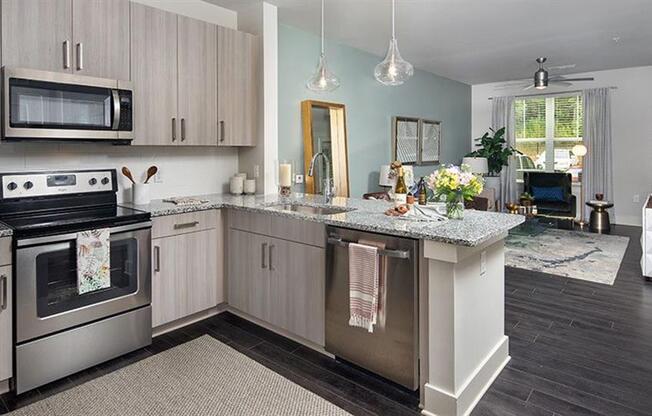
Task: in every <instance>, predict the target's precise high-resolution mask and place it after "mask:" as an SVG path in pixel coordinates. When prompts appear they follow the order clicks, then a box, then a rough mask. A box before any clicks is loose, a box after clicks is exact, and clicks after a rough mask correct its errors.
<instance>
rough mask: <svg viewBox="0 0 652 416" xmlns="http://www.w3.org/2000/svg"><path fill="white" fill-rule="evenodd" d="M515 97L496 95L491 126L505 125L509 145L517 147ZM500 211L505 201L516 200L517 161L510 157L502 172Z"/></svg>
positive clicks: (492, 108)
mask: <svg viewBox="0 0 652 416" xmlns="http://www.w3.org/2000/svg"><path fill="white" fill-rule="evenodd" d="M514 120H515V118H514V97H494V98H493V101H492V105H491V127H492V128H493V129H494V130H498V129H501V128H503V127H505V140H506V141H507V144H506V145H507V146H511V147H516V138H515V135H514V127H515V126H514ZM498 193H499V204H500V205H499V211H502V210H504V209H505V203H506V202H511V201H516V200H517V199H518V195H517V193H518V191H517V188H516V163H515V162H514V158H513V157H511V158H510V159H509V164H508V166H505V167H503V170H502V171H501V172H500V190H499V192H498Z"/></svg>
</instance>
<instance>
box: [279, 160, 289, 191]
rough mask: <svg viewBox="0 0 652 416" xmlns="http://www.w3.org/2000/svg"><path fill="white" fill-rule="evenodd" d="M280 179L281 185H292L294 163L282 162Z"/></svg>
mask: <svg viewBox="0 0 652 416" xmlns="http://www.w3.org/2000/svg"><path fill="white" fill-rule="evenodd" d="M278 181H279V185H281V186H292V165H291V164H289V163H281V164H280V165H279V167H278Z"/></svg>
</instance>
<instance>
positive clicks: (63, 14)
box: [2, 0, 73, 72]
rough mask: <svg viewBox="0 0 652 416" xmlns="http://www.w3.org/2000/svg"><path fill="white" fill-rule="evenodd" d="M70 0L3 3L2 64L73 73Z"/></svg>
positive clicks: (28, 0)
mask: <svg viewBox="0 0 652 416" xmlns="http://www.w3.org/2000/svg"><path fill="white" fill-rule="evenodd" d="M71 21H72V3H71V0H48V1H43V0H2V65H6V66H14V67H25V68H31V69H41V70H44V71H57V72H71V71H72V66H73V63H72V58H73V56H72V54H73V38H72V24H71Z"/></svg>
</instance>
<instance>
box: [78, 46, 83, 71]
mask: <svg viewBox="0 0 652 416" xmlns="http://www.w3.org/2000/svg"><path fill="white" fill-rule="evenodd" d="M82 69H84V44H83V43H81V42H79V43H78V44H77V71H81V70H82Z"/></svg>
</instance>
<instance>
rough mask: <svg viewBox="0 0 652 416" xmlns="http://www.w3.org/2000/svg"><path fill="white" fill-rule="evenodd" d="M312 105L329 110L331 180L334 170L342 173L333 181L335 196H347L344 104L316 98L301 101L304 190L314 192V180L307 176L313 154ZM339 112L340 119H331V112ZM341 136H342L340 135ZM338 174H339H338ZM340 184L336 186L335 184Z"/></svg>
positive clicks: (346, 146)
mask: <svg viewBox="0 0 652 416" xmlns="http://www.w3.org/2000/svg"><path fill="white" fill-rule="evenodd" d="M313 107H319V108H325V109H328V110H329V111H330V112H331V138H332V140H331V142H332V143H335V142H337V143H336V145H335V146H333V155H332V156H333V158H332V159H333V160H331V164H332V165H333V169H332V173H331V175H332V176H333V180H334V181H335V172H339V173H340V174H342V175H344V177H343V178H340V180H338V181H335V184H336V188H337V189H336V191H337V192H336V195H337V196H345V197H348V196H349V192H350V188H351V187H350V183H349V150H348V147H349V144H348V142H349V140H348V133H347V128H346V106H345V105H344V104H339V103H331V102H326V101H316V100H305V101H302V102H301V124H302V126H303V162H304V173H305V175H304V177H305V184H306V185H305V192H306V193H314V192H315V182H314V181H313V178H312V177H311V176H308V171H309V169H310V161H311V160H312V156H313V151H314V148H313V140H312V139H313V137H312V109H313ZM333 112H335V113H336V114H338V115H339V114H341V120H339V118H340V117H339V116H338V117H337V119H336V120H333V117H332V114H333ZM334 125H335V127H336V129H335V130H336V131H337V134H336V136H335V137H334V138H333V131H334V129H333V126H334ZM340 136H342V137H340ZM338 176H339V175H338ZM338 184H339V185H340V186H337V185H338Z"/></svg>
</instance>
